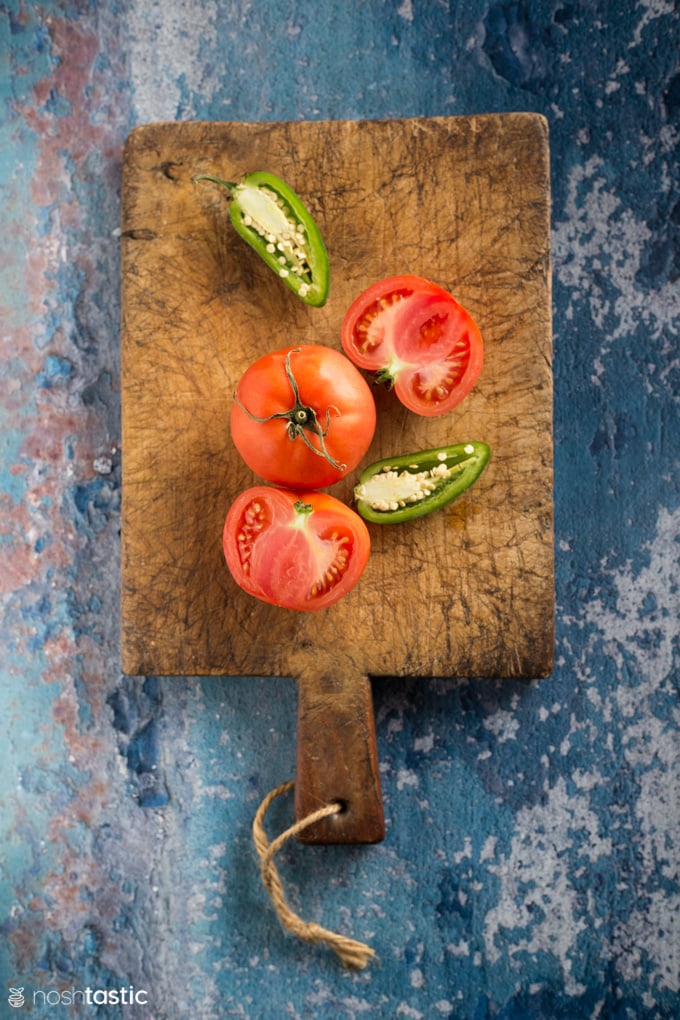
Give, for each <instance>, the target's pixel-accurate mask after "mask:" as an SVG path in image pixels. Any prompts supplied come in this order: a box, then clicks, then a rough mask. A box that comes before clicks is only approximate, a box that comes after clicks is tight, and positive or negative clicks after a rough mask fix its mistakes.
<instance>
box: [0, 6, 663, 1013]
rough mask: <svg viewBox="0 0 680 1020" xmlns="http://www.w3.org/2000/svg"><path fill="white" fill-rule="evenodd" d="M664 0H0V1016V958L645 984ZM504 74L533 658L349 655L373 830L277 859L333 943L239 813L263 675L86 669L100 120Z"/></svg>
mask: <svg viewBox="0 0 680 1020" xmlns="http://www.w3.org/2000/svg"><path fill="white" fill-rule="evenodd" d="M674 8H675V5H674V3H673V0H640V2H633V0H623V2H621V3H614V2H613V0H612V2H607V0H536V2H528V0H527V2H512V0H508V2H498V3H490V2H488V0H469V2H466V3H462V2H461V3H459V2H456V0H448V2H447V0H432V2H425V0H401V2H387V0H345V2H341V0H338V2H335V3H331V2H324V0H272V2H268V3H265V2H260V3H258V2H249V0H231V2H228V0H205V2H203V0H164V2H163V3H161V2H160V0H153V2H143V0H130V2H122V0H121V2H118V3H116V2H111V3H96V2H94V0H91V2H89V3H88V2H87V0H73V2H67V0H63V2H47V3H32V2H30V0H23V2H20V0H16V2H11V3H9V4H7V3H1V4H0V54H1V56H2V61H3V63H2V74H1V77H0V103H1V106H0V110H1V123H0V132H1V144H0V161H1V166H0V182H1V185H2V203H1V205H0V216H1V218H2V229H1V230H0V267H1V270H2V272H1V277H0V280H1V288H2V290H1V294H0V306H1V311H0V317H1V320H2V345H3V362H2V376H1V378H2V399H1V401H0V414H1V417H2V430H1V434H0V443H1V447H0V449H1V451H2V453H1V470H2V491H1V494H0V500H1V506H2V514H1V516H0V590H1V592H2V622H1V624H0V628H1V631H0V635H1V640H2V649H3V654H2V664H1V668H2V682H1V684H0V699H1V705H0V708H1V712H0V718H1V719H2V735H1V736H0V749H1V750H0V754H1V755H2V773H1V787H2V789H1V793H2V840H1V844H0V880H1V887H0V932H1V939H0V979H1V980H0V987H1V991H0V1012H1V1011H2V1010H3V1009H4V1010H5V1012H3V1013H2V1015H3V1016H4V1015H5V1013H6V1014H7V1015H12V1016H18V1015H21V1014H22V1010H21V1008H16V1009H12V1008H11V1007H10V1006H9V1005H6V1000H7V996H8V995H9V988H10V987H23V988H24V995H25V997H26V1003H25V1005H24V1007H23V1009H24V1010H25V1011H27V1012H28V1011H29V1007H32V1008H31V1010H30V1015H32V1016H34V1017H48V1016H49V1017H53V1016H60V1017H67V1016H71V1015H76V1014H74V1013H72V1011H71V1009H70V1007H69V1006H68V1005H67V997H68V993H69V992H70V991H71V990H73V989H76V990H78V989H81V990H82V989H85V988H87V987H90V988H91V989H94V990H99V991H102V990H106V989H119V988H122V987H125V988H129V987H133V988H135V989H136V990H140V989H141V990H143V991H145V992H146V993H147V994H146V999H147V1001H148V1004H147V1005H146V1006H141V1005H139V1006H132V1007H129V1006H125V1007H121V1006H116V1005H111V1004H109V1005H99V1006H96V1005H92V1006H90V1007H84V1008H83V1010H82V1011H81V1012H80V1013H78V1014H77V1015H82V1016H90V1015H91V1016H97V1017H102V1018H111V1020H118V1018H122V1017H125V1018H140V1020H175V1018H178V1020H185V1018H189V1017H191V1018H192V1020H193V1018H200V1020H203V1018H205V1020H209V1018H210V1020H212V1018H216V1017H231V1016H233V1017H245V1018H252V1020H260V1018H262V1020H266V1018H273V1020H279V1018H283V1017H291V1018H296V1020H298V1018H311V1017H314V1018H319V1017H321V1018H329V1020H331V1018H332V1020H336V1018H343V1017H348V1018H349V1017H359V1018H361V1017H364V1016H366V1017H369V1016H370V1017H374V1016H376V1017H382V1016H384V1017H399V1018H401V1017H405V1018H408V1020H419V1018H427V1020H431V1018H435V1020H436V1018H438V1017H442V1018H455V1020H462V1018H464V1020H490V1018H497V1020H501V1018H503V1020H510V1018H513V1020H515V1018H521V1020H524V1018H527V1020H562V1018H564V1020H578V1018H616V1020H619V1018H620V1020H657V1018H671V1017H676V1016H678V1015H680V879H679V873H678V867H679V863H678V862H679V855H680V741H679V739H678V736H679V731H680V710H679V707H678V681H679V668H678V634H679V627H678V617H679V615H680V614H679V599H680V596H679V583H680V571H679V567H678V558H679V557H678V553H679V528H678V522H679V520H680V493H679V477H680V476H679V472H678V448H679V443H680V429H679V426H678V417H677V407H678V405H677V400H678V391H679V390H680V372H679V365H680V361H679V353H678V305H679V286H678V278H679V261H680V253H679V244H678V240H679V234H680V193H679V187H678V171H677V155H678V137H679V127H680V65H679V63H678V48H679V44H680V24H679V16H678V11H677V9H674ZM513 110H533V111H537V112H540V113H543V114H545V115H546V116H547V118H548V120H549V122H550V131H551V145H552V177H553V202H554V205H553V214H552V239H553V271H554V346H555V435H556V450H555V469H556V494H555V498H556V558H557V637H556V667H555V671H554V674H553V677H552V678H551V679H550V680H548V681H545V682H542V683H540V684H538V685H532V686H524V685H522V684H518V683H495V682H494V683H489V682H486V683H485V682H479V681H475V682H469V681H466V680H441V681H435V682H431V683H427V684H423V683H422V682H421V683H416V682H410V681H391V682H387V681H376V683H375V686H374V691H375V706H376V715H377V727H378V741H379V753H380V760H381V763H382V766H381V767H382V779H383V788H384V796H385V805H386V813H387V823H388V832H387V838H386V840H385V842H384V843H382V844H380V845H378V846H375V847H370V848H368V847H363V848H309V847H300V846H292V847H291V848H290V849H289V850H287V851H285V853H284V856H283V860H282V862H281V868H282V873H283V878H284V883H285V885H286V888H287V890H288V893H289V896H290V899H291V902H292V905H293V906H294V907H295V908H296V909H298V910H299V911H300V912H301V913H302V914H303V916H305V917H306V918H309V919H314V920H317V921H319V922H320V923H322V924H326V925H328V926H329V927H336V928H338V929H340V930H342V931H344V932H346V933H347V934H352V935H354V936H355V937H357V938H360V939H363V940H365V941H368V942H369V943H370V944H371V945H372V946H373V947H374V948H375V950H376V951H377V953H378V955H379V963H378V964H377V965H375V964H374V965H371V966H369V968H368V969H367V970H365V971H363V972H360V973H351V972H346V971H343V970H342V969H341V968H340V967H339V965H338V963H337V961H336V960H335V958H334V957H333V956H332V955H331V954H330V953H328V952H327V951H325V950H323V949H310V948H307V947H304V946H302V945H301V944H300V943H298V942H297V941H296V940H294V939H292V938H291V937H289V936H286V935H284V934H283V932H282V931H281V929H280V928H279V926H278V922H277V921H276V918H275V917H274V915H273V912H272V911H271V908H270V907H269V904H268V901H267V899H266V896H265V894H264V892H263V890H262V887H261V885H260V883H259V876H258V872H257V866H256V862H255V859H254V852H253V850H252V845H251V839H250V825H251V821H252V817H253V814H254V811H255V809H256V807H257V805H258V804H259V802H260V800H261V798H262V797H263V796H264V794H265V793H266V792H267V791H268V790H270V789H271V788H272V787H273V786H275V785H277V784H278V783H279V782H281V781H283V780H285V779H288V778H290V777H292V775H293V773H294V743H295V689H294V686H293V684H292V682H291V681H289V680H285V679H282V680H281V681H278V682H277V681H275V680H271V679H269V680H259V681H258V680H243V679H232V680H228V681H226V680H223V679H221V678H218V679H215V678H213V679H207V680H206V679H196V678H186V679H182V680H173V681H168V680H158V679H155V678H147V679H145V678H123V677H121V674H120V666H119V656H118V620H117V611H118V564H119V498H120V473H119V472H120V457H121V451H120V449H119V435H120V425H119V360H118V349H119V339H118V337H119V282H118V272H119V256H118V236H117V228H118V223H119V197H120V171H121V150H122V145H123V141H124V139H125V137H126V135H127V133H128V131H129V130H130V129H131V128H132V127H133V126H135V125H137V124H140V123H144V122H148V121H153V120H163V119H167V120H175V119H225V120H261V119H264V120H272V119H310V118H311V119H313V118H348V117H390V116H410V115H449V114H472V113H484V112H501V111H513ZM290 817H291V805H290V803H288V802H283V803H280V804H277V805H276V806H275V807H274V808H273V810H272V813H271V829H272V831H273V832H276V831H280V830H281V829H282V828H283V827H285V826H286V825H287V824H288V822H289V820H290ZM36 990H40V991H41V992H43V998H44V999H45V1005H40V1002H38V1004H37V1005H36V1006H34V1007H33V1006H32V1003H33V1001H34V993H35V991H36ZM48 993H49V995H51V1001H52V1002H53V1003H54V1004H53V1005H50V1004H49V1002H48ZM55 995H56V996H57V997H59V996H62V999H61V1001H60V1002H59V1004H56V1002H55ZM100 998H101V996H100ZM39 999H40V996H38V1000H39Z"/></svg>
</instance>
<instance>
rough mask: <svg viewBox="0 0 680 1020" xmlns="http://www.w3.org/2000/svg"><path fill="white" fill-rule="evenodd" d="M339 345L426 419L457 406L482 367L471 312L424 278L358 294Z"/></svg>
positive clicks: (391, 281)
mask: <svg viewBox="0 0 680 1020" xmlns="http://www.w3.org/2000/svg"><path fill="white" fill-rule="evenodd" d="M342 346H343V349H344V351H345V354H346V355H347V356H348V357H349V358H350V359H351V360H352V361H353V362H354V364H355V365H358V366H359V368H363V369H366V370H367V371H370V372H374V373H375V374H376V377H377V379H378V380H379V381H380V382H384V383H387V385H388V386H390V387H392V386H393V387H394V392H395V393H396V395H397V397H398V398H399V400H400V401H401V402H402V404H404V406H405V407H407V408H408V409H409V410H411V411H415V412H416V414H421V415H425V416H427V417H434V416H435V415H439V414H444V413H445V412H446V411H450V410H451V409H452V408H454V407H456V406H457V405H458V404H460V402H461V401H462V400H463V399H464V398H465V397H466V396H467V395H468V393H469V392H470V390H471V389H472V388H473V386H474V385H475V383H476V382H477V379H478V378H479V374H480V372H481V370H482V364H483V362H484V344H483V341H482V335H481V333H480V331H479V328H478V326H477V324H476V322H475V321H474V319H473V318H472V316H471V315H470V313H469V312H468V311H466V310H465V308H463V306H462V305H461V304H459V302H458V301H456V299H455V298H454V297H453V295H451V294H449V293H448V291H446V290H444V288H443V287H440V286H439V285H438V284H436V283H432V282H431V281H430V280H425V279H423V278H422V277H420V276H391V277H388V278H387V279H385V280H380V281H379V282H378V283H374V284H373V285H372V286H371V287H369V288H368V289H367V290H365V291H364V292H363V293H362V294H360V295H359V297H358V298H356V300H355V301H354V302H353V303H352V304H351V305H350V307H349V309H348V311H347V314H346V315H345V318H344V320H343V324H342Z"/></svg>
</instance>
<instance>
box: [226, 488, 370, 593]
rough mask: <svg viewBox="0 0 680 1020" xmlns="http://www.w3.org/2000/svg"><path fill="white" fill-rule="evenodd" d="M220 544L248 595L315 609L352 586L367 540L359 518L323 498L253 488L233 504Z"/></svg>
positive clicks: (362, 564) (366, 552)
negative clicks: (221, 543)
mask: <svg viewBox="0 0 680 1020" xmlns="http://www.w3.org/2000/svg"><path fill="white" fill-rule="evenodd" d="M223 546H224V555H225V559H226V561H227V566H228V567H229V570H230V572H231V574H232V577H233V578H234V580H235V581H236V583H237V584H238V585H239V586H240V587H241V588H242V589H243V590H244V591H246V592H248V594H249V595H254V596H255V598H258V599H261V600H262V601H263V602H269V603H270V604H271V605H274V606H283V607H284V608H286V609H297V610H306V611H308V612H313V611H315V610H318V609H326V608H327V607H328V606H332V605H334V604H335V603H336V602H338V601H339V600H340V599H341V598H343V596H345V595H346V594H347V593H348V592H349V591H350V589H351V588H353V587H354V585H355V584H356V583H357V581H358V580H359V578H360V577H361V574H362V573H363V570H364V567H365V566H366V562H367V560H368V556H369V552H370V538H369V534H368V529H367V527H366V525H365V524H364V522H363V520H362V519H361V517H359V515H358V514H357V513H355V512H354V511H353V510H350V508H349V507H348V506H346V505H345V504H344V503H341V502H340V500H339V499H336V498H335V497H334V496H330V495H328V493H325V492H292V491H291V490H289V489H279V488H272V487H269V486H266V485H258V486H255V487H253V488H251V489H247V490H246V491H245V492H242V493H241V494H240V495H239V496H237V497H236V499H235V500H234V502H233V504H232V505H231V507H230V509H229V512H228V514H227V519H226V521H225V524H224V534H223Z"/></svg>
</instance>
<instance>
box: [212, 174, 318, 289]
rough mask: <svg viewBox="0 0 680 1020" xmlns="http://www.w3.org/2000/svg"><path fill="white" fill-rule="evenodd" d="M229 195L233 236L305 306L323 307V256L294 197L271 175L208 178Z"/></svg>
mask: <svg viewBox="0 0 680 1020" xmlns="http://www.w3.org/2000/svg"><path fill="white" fill-rule="evenodd" d="M194 180H195V181H198V180H208V181H212V182H213V183H214V184H220V185H222V186H223V187H225V188H226V189H227V190H228V191H229V194H230V195H231V203H230V206H229V219H230V220H231V222H232V225H233V227H234V229H235V230H236V232H237V233H238V234H239V236H240V237H242V238H243V240H244V241H245V242H246V243H247V244H249V245H250V247H251V248H253V249H254V251H256V252H257V254H258V255H259V256H260V258H261V259H262V260H263V261H264V262H265V263H266V264H267V265H268V266H269V268H270V269H271V270H272V271H273V272H274V273H276V275H277V276H278V277H279V278H280V279H281V280H282V281H283V282H284V283H285V284H286V286H287V287H289V288H290V289H291V290H292V291H293V292H294V293H295V294H296V295H297V296H298V297H299V298H300V299H301V300H302V301H304V302H305V304H308V305H312V306H314V307H316V308H319V307H321V306H322V305H324V304H325V303H326V300H327V298H328V289H329V284H330V271H329V264H328V253H327V251H326V246H325V244H324V242H323V238H322V237H321V233H320V231H319V228H318V227H317V225H316V223H315V221H314V218H313V217H312V215H311V213H310V212H309V210H308V209H307V208H306V206H305V205H304V203H303V201H302V199H301V198H299V196H298V195H297V194H296V193H295V192H294V191H293V189H292V188H290V187H289V186H288V185H287V184H286V183H285V182H284V181H282V180H281V179H280V178H279V177H276V176H275V175H274V174H270V173H266V172H265V171H257V172H255V173H251V174H247V175H246V176H245V177H243V178H242V179H241V180H240V181H239V182H238V183H232V182H231V181H225V180H222V178H220V177H214V176H212V175H210V174H200V175H199V176H198V177H195V178H194Z"/></svg>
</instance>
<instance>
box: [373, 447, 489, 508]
mask: <svg viewBox="0 0 680 1020" xmlns="http://www.w3.org/2000/svg"><path fill="white" fill-rule="evenodd" d="M490 456H491V448H490V447H489V446H487V444H486V443H477V442H475V443H458V444H456V445H455V446H438V447H437V448H436V449H434V450H422V451H421V452H420V453H407V454H405V455H403V456H400V457H389V458H386V459H385V460H378V461H376V462H375V464H371V465H370V467H367V468H366V470H365V471H363V472H362V474H361V476H360V478H359V482H358V484H357V485H356V486H355V489H354V498H355V499H356V501H357V510H358V512H359V513H360V514H361V516H362V517H363V518H364V519H365V520H367V521H372V522H373V523H375V524H398V523H399V522H401V521H410V520H413V519H414V518H415V517H424V516H425V514H429V513H432V511H433V510H438V509H439V508H440V507H442V506H446V504H447V503H450V502H451V501H452V500H454V499H456V498H457V497H458V496H460V495H461V494H462V493H463V492H465V490H466V489H469V488H470V486H471V485H472V484H473V483H474V482H476V481H477V479H478V478H479V476H480V475H481V473H482V471H483V470H484V468H485V467H486V465H487V463H488V461H489V457H490Z"/></svg>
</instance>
